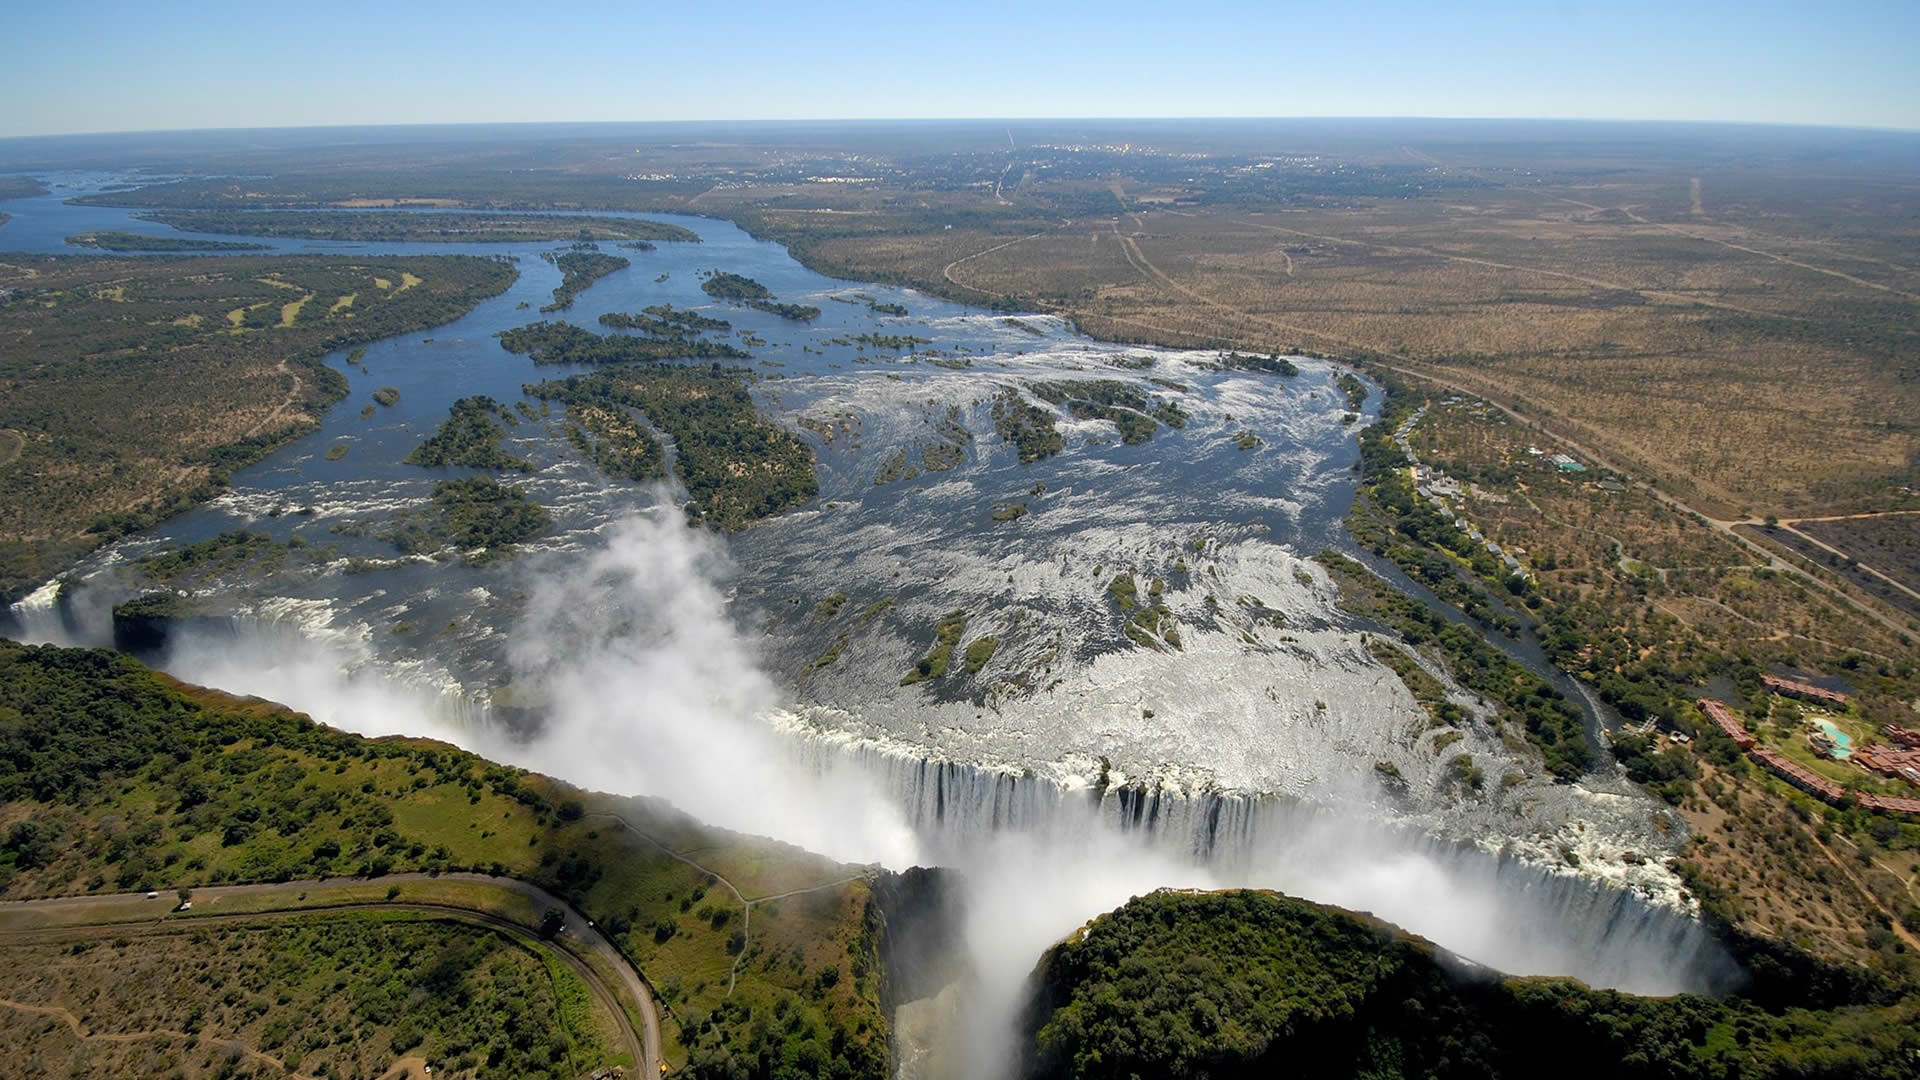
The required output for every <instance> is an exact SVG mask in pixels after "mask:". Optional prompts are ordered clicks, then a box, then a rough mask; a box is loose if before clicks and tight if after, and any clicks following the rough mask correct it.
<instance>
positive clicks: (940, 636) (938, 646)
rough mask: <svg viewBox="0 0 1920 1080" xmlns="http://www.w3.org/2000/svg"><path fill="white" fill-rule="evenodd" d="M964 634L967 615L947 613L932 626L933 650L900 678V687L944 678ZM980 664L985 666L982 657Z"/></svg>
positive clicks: (988, 652)
mask: <svg viewBox="0 0 1920 1080" xmlns="http://www.w3.org/2000/svg"><path fill="white" fill-rule="evenodd" d="M966 632H967V613H966V612H964V611H949V612H948V613H947V614H946V615H945V616H944V617H943V618H942V619H941V620H940V621H939V622H938V623H936V624H935V625H934V628H933V648H931V649H928V650H927V655H925V656H923V657H921V658H920V659H919V660H918V661H917V662H916V663H915V664H914V665H913V670H912V671H909V672H907V673H906V674H905V675H903V676H901V678H900V685H901V686H911V685H913V684H914V683H917V682H920V681H922V680H925V679H939V678H944V677H945V676H946V674H947V668H948V667H949V666H951V665H952V663H953V650H954V646H956V645H958V644H960V635H962V634H964V633H966ZM987 655H988V656H991V655H992V650H991V649H989V650H988V651H987ZM980 662H981V663H982V664H985V663H986V659H985V658H984V657H983V658H982V659H981V661H980Z"/></svg>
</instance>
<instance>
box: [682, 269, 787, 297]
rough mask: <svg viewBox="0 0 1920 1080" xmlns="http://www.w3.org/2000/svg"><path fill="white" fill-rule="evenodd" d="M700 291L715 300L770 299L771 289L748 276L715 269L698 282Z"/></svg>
mask: <svg viewBox="0 0 1920 1080" xmlns="http://www.w3.org/2000/svg"><path fill="white" fill-rule="evenodd" d="M700 291H701V292H703V293H706V294H707V295H708V296H711V297H713V298H714V299H716V300H771V299H773V291H772V290H771V289H769V288H767V287H766V286H765V285H762V284H760V283H759V282H757V281H755V280H753V279H752V278H750V277H742V276H740V275H739V274H729V273H727V272H726V271H724V270H715V271H714V272H713V273H712V274H710V275H708V276H707V280H705V281H703V282H701V283H700Z"/></svg>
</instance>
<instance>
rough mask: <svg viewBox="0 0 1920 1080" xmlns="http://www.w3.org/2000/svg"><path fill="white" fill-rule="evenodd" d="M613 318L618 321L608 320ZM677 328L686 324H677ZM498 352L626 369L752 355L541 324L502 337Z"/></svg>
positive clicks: (663, 338) (672, 337)
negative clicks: (627, 365) (639, 364)
mask: <svg viewBox="0 0 1920 1080" xmlns="http://www.w3.org/2000/svg"><path fill="white" fill-rule="evenodd" d="M610 319H612V320H614V321H609V320H610ZM600 321H601V322H602V323H604V324H606V325H608V326H628V325H631V326H633V327H634V328H636V329H650V327H647V326H643V325H641V324H640V323H639V321H638V320H637V319H636V318H635V317H633V316H626V315H621V316H606V317H603V318H602V319H601V320H600ZM674 322H675V323H676V325H684V324H683V323H681V321H680V320H677V319H676V320H674ZM500 347H501V348H503V349H505V350H507V351H508V352H511V353H525V354H526V355H527V356H528V357H529V358H531V359H532V360H533V362H534V363H536V364H623V363H631V362H635V361H646V360H680V359H686V360H751V359H753V354H752V353H749V352H745V351H743V350H741V349H737V348H735V347H734V346H732V345H729V344H728V343H726V342H724V341H709V340H707V339H705V338H695V337H689V336H686V335H683V334H680V333H677V332H676V333H660V334H658V335H657V336H654V337H639V336H635V335H631V334H608V335H605V336H603V335H600V334H596V333H594V332H593V331H591V330H583V329H581V328H580V327H578V326H574V325H573V324H571V323H565V322H537V323H530V324H528V325H526V326H516V327H514V328H513V329H511V330H506V331H503V332H502V333H501V334H500Z"/></svg>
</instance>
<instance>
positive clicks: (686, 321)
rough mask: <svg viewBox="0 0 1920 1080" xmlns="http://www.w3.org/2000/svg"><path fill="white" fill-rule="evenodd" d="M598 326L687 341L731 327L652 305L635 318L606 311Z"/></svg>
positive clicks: (634, 316)
mask: <svg viewBox="0 0 1920 1080" xmlns="http://www.w3.org/2000/svg"><path fill="white" fill-rule="evenodd" d="M600 325H601V326H607V327H612V328H613V329H615V330H639V331H642V332H643V333H647V334H651V335H653V336H654V337H691V336H693V335H695V334H701V333H706V332H708V331H722V332H724V331H727V330H731V329H733V324H732V323H730V322H728V321H727V320H725V319H714V318H710V317H708V316H705V315H702V314H700V313H699V312H697V311H689V310H687V309H685V308H676V307H674V306H673V305H672V304H655V305H653V306H652V307H649V308H647V309H645V310H644V311H643V312H641V313H640V314H638V315H635V314H632V313H631V312H625V311H609V312H607V313H606V314H605V315H602V316H600Z"/></svg>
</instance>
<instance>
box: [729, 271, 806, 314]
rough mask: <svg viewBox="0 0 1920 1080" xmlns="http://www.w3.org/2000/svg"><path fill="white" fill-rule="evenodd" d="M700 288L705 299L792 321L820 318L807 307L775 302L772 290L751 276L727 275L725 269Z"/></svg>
mask: <svg viewBox="0 0 1920 1080" xmlns="http://www.w3.org/2000/svg"><path fill="white" fill-rule="evenodd" d="M700 289H701V291H702V292H704V293H706V294H707V295H708V296H711V297H714V298H715V299H719V300H731V301H733V302H735V303H738V304H745V305H747V306H748V307H750V308H753V309H755V310H758V311H764V312H766V313H767V314H769V315H778V316H779V317H780V318H783V319H791V320H793V321H794V322H812V321H813V320H815V319H817V318H819V317H820V309H819V308H817V307H813V306H812V305H809V304H782V303H780V302H778V301H777V300H775V299H774V296H773V292H772V290H770V289H768V288H767V287H766V286H765V285H762V284H760V283H759V282H757V281H755V280H753V279H752V278H750V277H741V276H740V275H739V274H729V273H727V272H726V271H724V270H715V271H714V272H713V273H712V274H711V275H710V276H709V277H708V278H707V280H705V281H703V282H701V283H700Z"/></svg>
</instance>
